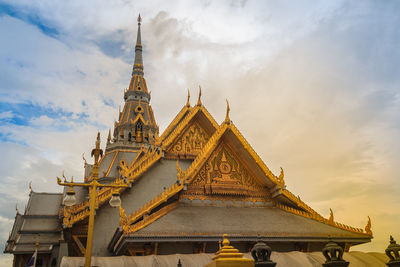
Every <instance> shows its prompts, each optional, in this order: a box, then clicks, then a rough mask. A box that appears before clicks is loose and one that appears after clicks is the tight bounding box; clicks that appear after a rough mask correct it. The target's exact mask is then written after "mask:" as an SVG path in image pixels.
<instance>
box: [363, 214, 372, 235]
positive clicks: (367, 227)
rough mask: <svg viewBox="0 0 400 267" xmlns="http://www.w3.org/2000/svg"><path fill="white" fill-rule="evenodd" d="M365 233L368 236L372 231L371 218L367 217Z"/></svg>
mask: <svg viewBox="0 0 400 267" xmlns="http://www.w3.org/2000/svg"><path fill="white" fill-rule="evenodd" d="M365 232H366V233H367V234H369V235H372V230H371V218H370V217H369V216H368V222H367V225H366V226H365Z"/></svg>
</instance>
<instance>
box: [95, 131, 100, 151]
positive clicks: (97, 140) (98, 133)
mask: <svg viewBox="0 0 400 267" xmlns="http://www.w3.org/2000/svg"><path fill="white" fill-rule="evenodd" d="M96 148H100V132H97V138H96Z"/></svg>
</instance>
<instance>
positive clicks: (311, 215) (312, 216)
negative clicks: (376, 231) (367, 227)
mask: <svg viewBox="0 0 400 267" xmlns="http://www.w3.org/2000/svg"><path fill="white" fill-rule="evenodd" d="M276 207H277V208H279V209H281V210H284V211H287V212H290V213H293V214H295V215H299V216H302V217H304V218H308V219H312V220H314V221H317V222H321V223H324V224H327V225H330V226H333V227H336V228H339V229H342V230H346V231H349V232H353V233H357V234H364V235H368V236H372V233H371V234H368V233H364V231H363V229H361V228H355V227H352V226H349V225H346V224H342V223H339V222H335V221H330V220H329V219H326V218H324V217H322V216H321V215H319V214H318V213H317V212H315V211H314V212H313V213H310V212H304V211H301V210H298V209H295V208H292V207H289V206H286V205H284V204H280V203H277V204H276Z"/></svg>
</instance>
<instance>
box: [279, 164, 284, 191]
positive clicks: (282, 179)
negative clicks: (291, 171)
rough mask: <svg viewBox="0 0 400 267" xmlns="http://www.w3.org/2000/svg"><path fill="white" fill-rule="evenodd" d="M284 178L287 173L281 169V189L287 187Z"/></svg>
mask: <svg viewBox="0 0 400 267" xmlns="http://www.w3.org/2000/svg"><path fill="white" fill-rule="evenodd" d="M284 177H285V173H284V171H283V168H282V167H281V173H280V174H279V177H278V182H279V185H280V186H281V187H283V186H285V179H284Z"/></svg>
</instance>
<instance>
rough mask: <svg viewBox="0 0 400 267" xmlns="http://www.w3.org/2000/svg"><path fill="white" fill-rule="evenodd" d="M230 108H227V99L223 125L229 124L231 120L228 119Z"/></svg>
mask: <svg viewBox="0 0 400 267" xmlns="http://www.w3.org/2000/svg"><path fill="white" fill-rule="evenodd" d="M230 110H231V109H230V107H229V102H228V99H227V100H226V115H225V123H226V124H229V123H231V119H230V118H229V111H230Z"/></svg>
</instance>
